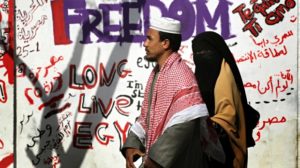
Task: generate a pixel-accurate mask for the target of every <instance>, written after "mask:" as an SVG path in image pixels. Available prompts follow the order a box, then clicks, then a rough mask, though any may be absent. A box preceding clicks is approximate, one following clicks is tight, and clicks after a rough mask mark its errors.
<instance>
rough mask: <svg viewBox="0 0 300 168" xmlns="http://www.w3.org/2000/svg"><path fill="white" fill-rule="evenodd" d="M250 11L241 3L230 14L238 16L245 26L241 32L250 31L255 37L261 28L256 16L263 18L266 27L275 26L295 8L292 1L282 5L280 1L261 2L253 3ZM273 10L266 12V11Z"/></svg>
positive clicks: (289, 0)
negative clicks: (259, 15)
mask: <svg viewBox="0 0 300 168" xmlns="http://www.w3.org/2000/svg"><path fill="white" fill-rule="evenodd" d="M251 5H252V9H251V7H250V8H246V4H245V3H242V4H240V5H239V6H238V7H236V8H235V9H234V10H233V11H232V13H234V14H239V16H240V17H241V20H242V21H243V23H244V24H245V26H244V27H243V31H244V32H245V31H250V32H251V34H252V35H253V36H255V37H257V36H258V35H259V33H261V32H262V30H263V28H262V27H261V25H260V24H259V23H258V21H257V17H256V16H255V15H256V14H261V15H262V16H263V17H264V18H265V23H266V24H267V25H275V24H278V23H280V22H281V21H283V19H284V17H285V16H284V14H286V13H287V12H289V11H290V10H291V9H293V8H295V6H296V2H295V1H294V0H285V1H284V3H280V0H262V1H261V2H260V3H258V2H257V1H254V3H252V4H251ZM271 8H275V9H274V10H272V11H270V12H268V11H267V10H269V9H270V10H271Z"/></svg>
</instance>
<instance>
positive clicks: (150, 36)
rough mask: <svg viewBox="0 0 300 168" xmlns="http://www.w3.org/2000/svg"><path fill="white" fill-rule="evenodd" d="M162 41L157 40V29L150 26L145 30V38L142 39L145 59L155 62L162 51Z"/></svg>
mask: <svg viewBox="0 0 300 168" xmlns="http://www.w3.org/2000/svg"><path fill="white" fill-rule="evenodd" d="M163 43H164V42H163V41H160V40H159V33H158V31H157V30H154V29H151V28H150V29H149V30H148V31H147V39H146V40H145V41H144V47H145V51H146V57H145V58H146V60H148V61H151V62H154V61H156V62H157V60H158V59H159V58H160V56H161V55H162V54H163V52H164V48H163Z"/></svg>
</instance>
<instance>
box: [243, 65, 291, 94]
mask: <svg viewBox="0 0 300 168" xmlns="http://www.w3.org/2000/svg"><path fill="white" fill-rule="evenodd" d="M293 82H294V76H293V74H292V73H291V70H290V69H287V70H285V71H280V72H279V73H277V74H274V75H271V76H269V78H268V79H267V81H266V82H264V83H263V82H261V81H259V80H257V81H256V82H245V84H244V87H245V88H246V89H247V88H248V89H255V90H257V91H258V93H259V94H261V95H263V94H267V93H271V94H275V96H276V98H277V97H278V96H279V93H282V92H286V91H287V89H288V88H289V87H291V85H292V84H293Z"/></svg>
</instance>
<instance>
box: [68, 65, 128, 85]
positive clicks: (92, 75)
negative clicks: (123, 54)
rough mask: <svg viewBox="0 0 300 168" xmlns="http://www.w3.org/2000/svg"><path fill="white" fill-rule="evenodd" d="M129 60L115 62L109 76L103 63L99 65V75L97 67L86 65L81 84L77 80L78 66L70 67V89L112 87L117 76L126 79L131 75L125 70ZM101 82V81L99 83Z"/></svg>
mask: <svg viewBox="0 0 300 168" xmlns="http://www.w3.org/2000/svg"><path fill="white" fill-rule="evenodd" d="M127 62H128V61H127V60H126V59H123V60H121V61H119V62H118V63H116V62H114V63H113V65H112V67H111V69H110V71H109V74H107V73H106V72H107V70H106V69H105V67H104V65H103V63H100V64H99V68H97V69H99V72H98V73H97V71H96V69H95V67H93V66H92V65H85V66H84V68H83V70H82V72H81V73H79V74H82V75H81V83H80V81H78V79H77V78H76V72H77V68H76V65H74V64H71V65H70V75H69V77H70V79H69V87H70V88H72V89H76V90H84V89H92V88H94V87H95V86H96V85H99V86H100V87H101V86H110V85H111V84H112V82H113V80H114V78H115V76H116V74H117V75H118V76H119V77H120V78H125V77H127V76H128V75H130V73H131V70H126V69H124V68H123V66H125V65H126V64H127ZM98 80H99V81H98Z"/></svg>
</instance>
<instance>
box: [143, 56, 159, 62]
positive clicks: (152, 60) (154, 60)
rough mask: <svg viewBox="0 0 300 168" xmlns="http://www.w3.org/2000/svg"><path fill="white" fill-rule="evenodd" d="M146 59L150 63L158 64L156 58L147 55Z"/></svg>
mask: <svg viewBox="0 0 300 168" xmlns="http://www.w3.org/2000/svg"><path fill="white" fill-rule="evenodd" d="M144 59H145V60H147V61H149V62H156V58H154V57H151V56H148V55H145V57H144Z"/></svg>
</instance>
